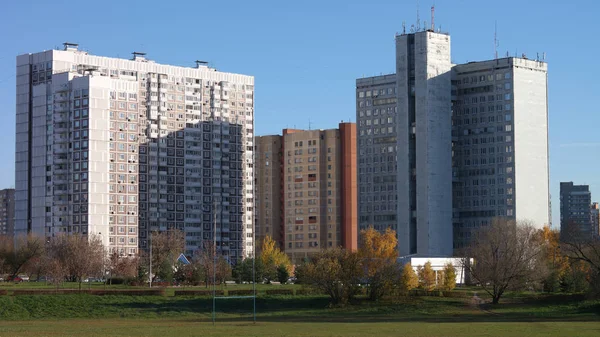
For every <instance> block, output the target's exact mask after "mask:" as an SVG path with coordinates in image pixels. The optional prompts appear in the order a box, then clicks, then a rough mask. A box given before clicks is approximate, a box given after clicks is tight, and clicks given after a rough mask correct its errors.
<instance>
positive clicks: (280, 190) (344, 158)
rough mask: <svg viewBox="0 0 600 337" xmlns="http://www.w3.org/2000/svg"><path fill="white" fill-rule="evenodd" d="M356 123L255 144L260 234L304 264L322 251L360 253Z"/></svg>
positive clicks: (292, 133)
mask: <svg viewBox="0 0 600 337" xmlns="http://www.w3.org/2000/svg"><path fill="white" fill-rule="evenodd" d="M356 141H357V139H356V124H354V123H341V124H340V125H339V129H330V130H293V129H284V130H283V134H282V135H281V136H262V137H257V139H256V159H257V160H256V168H257V175H256V188H257V191H256V195H257V200H256V216H257V217H256V219H257V220H256V231H257V238H259V239H258V240H260V239H262V238H264V237H266V236H271V237H273V238H274V239H275V240H276V241H277V242H278V243H279V245H280V247H281V248H282V250H284V251H285V252H286V253H287V254H288V255H289V256H290V258H291V259H292V261H293V262H294V263H299V262H301V261H302V260H303V259H304V258H306V257H309V256H310V255H311V254H314V253H316V252H318V251H320V250H321V249H323V248H331V247H339V246H341V247H344V248H347V249H350V250H356V248H357V234H358V227H357V222H358V219H357V216H358V212H357V170H356V160H357V158H356Z"/></svg>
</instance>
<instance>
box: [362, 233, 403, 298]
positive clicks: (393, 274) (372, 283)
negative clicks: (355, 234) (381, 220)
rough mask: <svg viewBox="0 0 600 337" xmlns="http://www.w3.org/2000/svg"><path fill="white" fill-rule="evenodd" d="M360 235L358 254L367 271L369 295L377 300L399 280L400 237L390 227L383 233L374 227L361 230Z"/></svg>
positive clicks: (365, 276) (366, 278)
mask: <svg viewBox="0 0 600 337" xmlns="http://www.w3.org/2000/svg"><path fill="white" fill-rule="evenodd" d="M360 237H361V243H360V247H359V249H358V255H359V257H360V259H361V262H362V265H363V269H364V271H365V275H364V278H365V280H366V281H367V284H368V288H367V289H368V297H369V299H370V300H372V301H375V300H378V299H380V298H381V297H383V296H384V295H385V293H386V292H389V291H390V290H391V289H392V288H393V286H394V285H395V284H396V283H397V282H398V277H399V269H398V264H397V263H396V260H397V259H398V250H397V245H398V239H397V238H396V232H395V231H393V230H392V229H390V228H388V229H386V231H385V232H384V233H383V234H382V233H380V232H378V231H376V230H375V229H374V228H373V227H369V228H368V229H366V230H362V231H360Z"/></svg>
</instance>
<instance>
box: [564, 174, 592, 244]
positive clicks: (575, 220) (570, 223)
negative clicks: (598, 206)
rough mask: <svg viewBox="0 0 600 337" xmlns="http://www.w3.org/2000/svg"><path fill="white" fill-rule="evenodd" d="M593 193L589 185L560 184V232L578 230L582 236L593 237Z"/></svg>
mask: <svg viewBox="0 0 600 337" xmlns="http://www.w3.org/2000/svg"><path fill="white" fill-rule="evenodd" d="M592 218H593V216H592V193H591V192H590V186H589V185H575V184H573V182H571V181H569V182H561V183H560V232H561V235H565V234H566V233H567V231H570V230H577V231H579V232H580V233H581V234H582V235H585V236H587V235H589V236H592V235H593V234H594V228H593V227H594V226H593V223H592Z"/></svg>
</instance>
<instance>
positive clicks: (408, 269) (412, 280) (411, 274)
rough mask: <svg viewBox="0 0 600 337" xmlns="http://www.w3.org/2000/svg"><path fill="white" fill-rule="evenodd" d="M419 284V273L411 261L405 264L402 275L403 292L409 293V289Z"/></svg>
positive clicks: (401, 290)
mask: <svg viewBox="0 0 600 337" xmlns="http://www.w3.org/2000/svg"><path fill="white" fill-rule="evenodd" d="M418 286H419V278H418V277H417V273H415V270H414V269H413V267H412V266H411V264H410V263H407V264H405V265H404V267H403V268H402V274H401V276H400V292H401V293H402V294H408V292H409V291H411V290H412V289H415V288H416V287H418Z"/></svg>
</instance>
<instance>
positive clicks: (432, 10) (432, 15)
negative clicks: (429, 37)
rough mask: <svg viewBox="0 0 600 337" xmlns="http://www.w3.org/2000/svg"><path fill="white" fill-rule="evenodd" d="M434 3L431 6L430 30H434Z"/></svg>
mask: <svg viewBox="0 0 600 337" xmlns="http://www.w3.org/2000/svg"><path fill="white" fill-rule="evenodd" d="M434 19H435V5H434V6H431V30H432V31H434V32H435V21H434Z"/></svg>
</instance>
